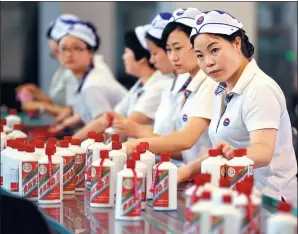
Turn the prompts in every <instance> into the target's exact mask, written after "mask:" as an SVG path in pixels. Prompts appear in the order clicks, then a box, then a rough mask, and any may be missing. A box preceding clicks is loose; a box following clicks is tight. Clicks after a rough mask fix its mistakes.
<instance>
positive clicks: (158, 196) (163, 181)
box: [153, 170, 169, 207]
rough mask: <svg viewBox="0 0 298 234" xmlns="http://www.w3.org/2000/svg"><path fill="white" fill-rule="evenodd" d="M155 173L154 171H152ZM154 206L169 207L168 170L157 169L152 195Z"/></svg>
mask: <svg viewBox="0 0 298 234" xmlns="http://www.w3.org/2000/svg"><path fill="white" fill-rule="evenodd" d="M153 174H154V175H155V171H154V173H153ZM153 206H154V207H169V171H168V170H158V177H157V181H156V185H155V189H154V195H153Z"/></svg>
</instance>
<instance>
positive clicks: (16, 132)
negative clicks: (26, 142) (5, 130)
mask: <svg viewBox="0 0 298 234" xmlns="http://www.w3.org/2000/svg"><path fill="white" fill-rule="evenodd" d="M22 128H23V126H22V125H21V124H15V125H14V126H13V131H12V132H11V133H9V134H8V135H7V137H8V138H9V139H26V138H27V134H26V133H24V132H22V131H21V130H22Z"/></svg>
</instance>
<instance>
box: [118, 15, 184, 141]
mask: <svg viewBox="0 0 298 234" xmlns="http://www.w3.org/2000/svg"><path fill="white" fill-rule="evenodd" d="M171 17H172V14H171V13H167V12H163V13H160V14H158V15H157V16H156V17H155V18H154V19H153V20H152V22H151V24H150V26H149V28H148V31H147V33H146V44H147V47H148V50H149V52H150V62H151V63H152V64H153V65H154V66H155V67H156V68H157V69H158V70H159V71H160V72H161V73H163V74H170V75H171V76H172V77H173V78H172V82H171V84H170V85H169V86H168V87H167V88H166V90H165V91H164V92H163V94H162V97H161V101H160V104H159V107H158V109H157V111H156V114H155V119H154V125H153V126H152V125H142V124H138V123H137V122H135V121H132V120H130V119H124V120H122V119H120V120H115V121H114V124H113V127H114V128H115V130H116V132H117V133H118V134H120V135H121V136H127V137H133V138H142V137H151V136H157V135H167V134H169V133H172V132H174V131H175V122H174V119H175V118H174V115H175V113H176V111H177V108H178V106H179V104H178V96H179V95H180V94H181V93H182V92H179V90H180V89H181V88H182V86H183V84H184V83H185V82H186V81H187V79H188V78H189V74H188V73H186V74H177V73H176V71H175V68H174V66H173V65H172V64H171V62H170V60H169V59H168V57H167V54H166V50H165V46H166V42H165V41H164V40H162V32H163V30H164V28H165V26H166V25H167V23H168V21H169V19H170V18H171Z"/></svg>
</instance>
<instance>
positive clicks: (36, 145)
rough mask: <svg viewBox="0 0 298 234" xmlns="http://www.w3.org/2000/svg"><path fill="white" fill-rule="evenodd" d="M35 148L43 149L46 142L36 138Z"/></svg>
mask: <svg viewBox="0 0 298 234" xmlns="http://www.w3.org/2000/svg"><path fill="white" fill-rule="evenodd" d="M35 148H37V149H43V148H44V142H43V141H39V140H35Z"/></svg>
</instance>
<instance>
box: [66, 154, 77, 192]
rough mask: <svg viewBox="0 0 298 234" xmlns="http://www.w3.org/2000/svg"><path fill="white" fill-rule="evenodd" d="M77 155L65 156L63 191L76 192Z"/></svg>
mask: <svg viewBox="0 0 298 234" xmlns="http://www.w3.org/2000/svg"><path fill="white" fill-rule="evenodd" d="M75 179H76V178H75V157H74V156H63V191H64V192H74V191H75V188H76V181H75Z"/></svg>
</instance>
